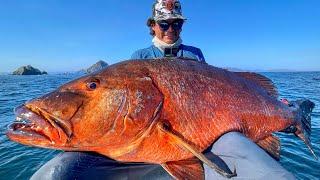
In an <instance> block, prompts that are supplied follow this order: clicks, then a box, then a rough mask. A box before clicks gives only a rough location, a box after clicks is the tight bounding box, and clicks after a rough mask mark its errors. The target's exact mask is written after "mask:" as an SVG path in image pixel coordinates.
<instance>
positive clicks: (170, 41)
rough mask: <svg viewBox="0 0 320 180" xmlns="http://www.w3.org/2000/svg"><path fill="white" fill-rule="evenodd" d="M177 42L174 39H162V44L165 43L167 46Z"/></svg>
mask: <svg viewBox="0 0 320 180" xmlns="http://www.w3.org/2000/svg"><path fill="white" fill-rule="evenodd" d="M176 41H177V39H176V38H166V39H164V42H165V43H167V44H173V43H175V42H176Z"/></svg>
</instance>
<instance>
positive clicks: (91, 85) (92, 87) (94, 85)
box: [87, 82, 98, 91]
mask: <svg viewBox="0 0 320 180" xmlns="http://www.w3.org/2000/svg"><path fill="white" fill-rule="evenodd" d="M97 87H98V83H97V82H89V83H87V88H88V89H89V90H91V91H93V90H95V89H97Z"/></svg>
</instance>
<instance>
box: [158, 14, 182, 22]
mask: <svg viewBox="0 0 320 180" xmlns="http://www.w3.org/2000/svg"><path fill="white" fill-rule="evenodd" d="M153 19H154V20H155V21H162V20H169V19H182V20H187V18H185V17H183V16H181V15H168V16H158V17H154V18H153Z"/></svg>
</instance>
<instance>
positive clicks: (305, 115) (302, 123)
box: [285, 100, 318, 159]
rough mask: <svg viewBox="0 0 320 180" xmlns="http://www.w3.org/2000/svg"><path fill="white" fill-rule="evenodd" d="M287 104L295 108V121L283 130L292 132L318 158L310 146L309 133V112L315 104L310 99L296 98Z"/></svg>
mask: <svg viewBox="0 0 320 180" xmlns="http://www.w3.org/2000/svg"><path fill="white" fill-rule="evenodd" d="M289 106H291V107H294V108H296V117H295V119H296V120H297V123H296V125H295V126H291V127H289V128H287V129H286V130H285V132H291V133H294V134H295V135H296V136H297V137H299V138H300V139H301V140H302V141H303V142H304V143H305V144H306V145H307V147H308V148H309V150H310V151H311V153H312V155H313V156H314V157H315V158H316V159H318V157H317V156H316V154H315V153H314V150H313V148H312V144H311V140H310V134H311V113H312V110H313V108H314V107H315V104H314V103H313V102H311V101H310V100H298V101H293V102H290V104H289Z"/></svg>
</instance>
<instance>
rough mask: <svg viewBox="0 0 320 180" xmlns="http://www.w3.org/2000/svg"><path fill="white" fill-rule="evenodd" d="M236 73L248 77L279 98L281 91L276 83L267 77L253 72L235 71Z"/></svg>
mask: <svg viewBox="0 0 320 180" xmlns="http://www.w3.org/2000/svg"><path fill="white" fill-rule="evenodd" d="M234 73H235V74H236V75H238V76H240V77H242V78H244V79H247V80H249V81H251V82H253V83H255V84H257V85H259V86H261V87H262V88H263V89H265V90H266V91H267V92H268V94H269V95H270V96H273V97H275V98H278V96H279V93H278V90H277V88H276V87H275V85H274V83H273V82H272V81H271V80H270V79H269V78H267V77H265V76H263V75H261V74H258V73H253V72H234Z"/></svg>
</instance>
